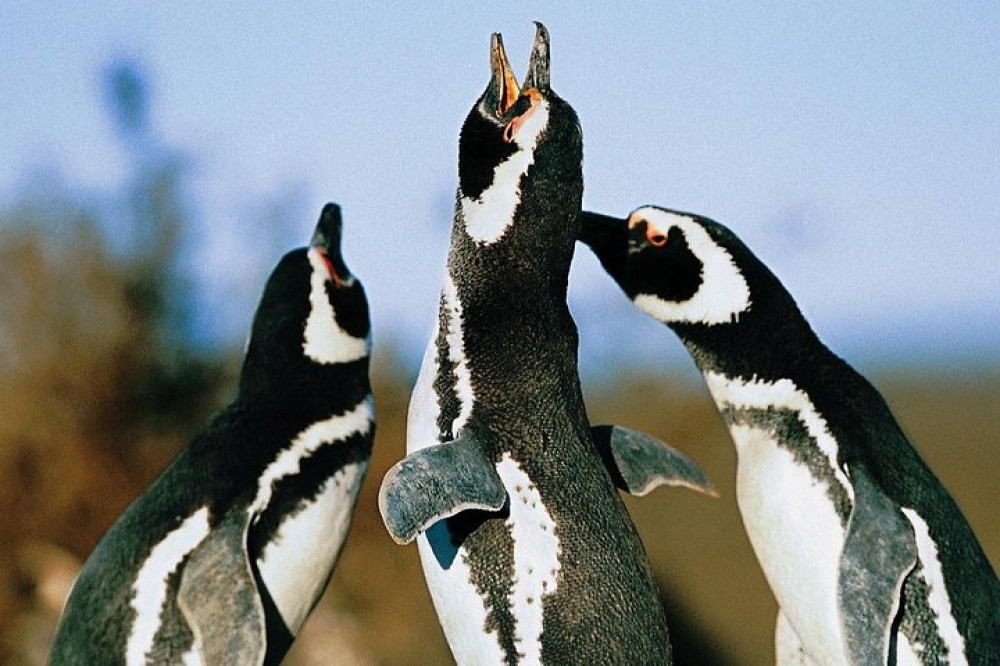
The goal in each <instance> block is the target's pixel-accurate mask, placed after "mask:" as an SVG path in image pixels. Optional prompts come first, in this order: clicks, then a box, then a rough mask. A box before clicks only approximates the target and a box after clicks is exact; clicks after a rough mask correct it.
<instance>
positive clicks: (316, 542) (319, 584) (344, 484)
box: [257, 463, 368, 634]
mask: <svg viewBox="0 0 1000 666" xmlns="http://www.w3.org/2000/svg"><path fill="white" fill-rule="evenodd" d="M367 467H368V465H367V463H353V464H350V465H345V466H344V467H343V468H342V469H340V470H338V471H337V473H336V474H335V475H334V476H332V477H331V478H330V479H328V480H327V482H326V484H325V485H324V486H323V488H322V490H321V491H320V493H319V494H318V495H317V496H316V498H315V499H314V500H313V501H312V502H310V503H309V504H307V505H306V506H305V508H303V509H302V510H300V511H299V512H298V513H296V514H294V515H291V516H289V517H287V518H286V519H285V520H284V521H282V523H281V525H280V527H279V528H278V532H277V535H276V537H275V539H274V540H273V541H272V542H271V543H269V544H268V545H267V547H266V548H265V549H264V551H263V552H262V553H261V556H260V558H258V560H257V566H258V569H259V571H260V575H261V578H263V579H264V584H265V585H266V586H267V589H268V592H269V593H270V594H271V597H272V598H273V599H274V603H275V605H276V606H277V607H278V611H279V612H280V613H281V617H282V619H283V620H284V621H285V625H286V626H287V627H288V629H289V630H290V631H291V632H292V633H293V634H295V633H297V632H298V630H299V629H300V628H301V627H302V625H303V624H304V623H305V621H306V618H307V617H308V615H309V613H310V611H312V608H313V605H314V604H315V603H316V601H317V600H318V599H319V597H320V595H321V594H322V592H323V588H324V587H325V586H326V582H327V579H328V578H329V576H330V572H331V571H332V570H333V566H334V564H335V563H336V560H337V556H338V555H339V554H340V549H341V546H342V545H343V543H344V540H345V539H346V538H347V532H348V529H349V528H350V526H351V518H352V515H353V513H354V503H355V500H356V498H357V495H358V489H359V488H360V486H361V482H362V481H363V480H364V476H365V471H366V470H367Z"/></svg>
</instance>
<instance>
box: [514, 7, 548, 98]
mask: <svg viewBox="0 0 1000 666" xmlns="http://www.w3.org/2000/svg"><path fill="white" fill-rule="evenodd" d="M549 86H550V80H549V31H548V30H546V28H545V26H544V25H542V24H541V23H540V22H538V21H535V43H534V45H533V46H532V47H531V58H530V59H529V60H528V73H527V74H525V76H524V85H523V86H521V88H522V89H524V90H527V89H529V88H534V89H535V90H538V91H541V92H545V91H547V90H549Z"/></svg>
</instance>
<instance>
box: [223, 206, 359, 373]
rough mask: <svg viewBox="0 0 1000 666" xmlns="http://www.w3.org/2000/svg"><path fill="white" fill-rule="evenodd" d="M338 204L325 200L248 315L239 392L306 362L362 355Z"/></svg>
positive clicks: (354, 284)
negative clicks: (307, 235) (309, 232)
mask: <svg viewBox="0 0 1000 666" xmlns="http://www.w3.org/2000/svg"><path fill="white" fill-rule="evenodd" d="M341 233H342V219H341V214H340V207H339V206H337V205H336V204H333V203H328V204H327V205H326V206H325V207H324V208H323V211H322V213H321V214H320V219H319V223H318V224H317V225H316V230H315V231H314V232H313V236H312V240H311V241H310V243H309V246H308V247H304V248H298V249H295V250H292V251H291V252H289V253H288V254H286V255H285V256H284V257H282V258H281V260H280V261H279V262H278V265H277V266H276V267H275V268H274V270H273V271H272V272H271V276H270V277H269V278H268V280H267V285H266V286H265V287H264V294H263V296H262V297H261V300H260V304H259V305H258V307H257V312H256V314H255V316H254V321H253V327H252V329H251V333H250V339H249V341H248V342H247V352H246V358H245V360H244V363H243V372H242V375H241V380H240V390H241V392H244V393H245V392H247V391H255V390H258V389H260V388H263V387H267V386H274V387H275V388H276V389H278V390H280V388H281V387H280V383H281V382H282V381H287V379H288V378H290V377H294V376H295V375H296V374H297V373H300V372H301V371H302V369H303V368H305V367H322V366H336V365H342V364H346V363H352V362H354V361H358V360H367V357H368V355H369V353H370V350H371V342H370V323H369V316H368V301H367V299H366V297H365V291H364V288H363V286H362V285H361V282H360V281H359V280H358V279H357V278H356V277H354V275H352V274H351V272H350V270H348V268H347V264H346V263H345V262H344V258H343V255H342V254H341V250H340V240H341Z"/></svg>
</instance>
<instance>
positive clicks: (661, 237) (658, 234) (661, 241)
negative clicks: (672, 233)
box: [646, 228, 667, 247]
mask: <svg viewBox="0 0 1000 666" xmlns="http://www.w3.org/2000/svg"><path fill="white" fill-rule="evenodd" d="M646 240H647V241H649V244H650V245H652V246H653V247H663V246H664V245H666V244H667V235H666V234H665V233H663V232H662V231H658V230H656V229H653V228H650V229H648V230H647V231H646Z"/></svg>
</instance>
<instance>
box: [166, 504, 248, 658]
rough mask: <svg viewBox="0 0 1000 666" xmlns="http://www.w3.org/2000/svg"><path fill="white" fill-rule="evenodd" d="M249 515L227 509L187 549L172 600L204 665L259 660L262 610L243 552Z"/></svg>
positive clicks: (246, 558) (244, 551)
mask: <svg viewBox="0 0 1000 666" xmlns="http://www.w3.org/2000/svg"><path fill="white" fill-rule="evenodd" d="M249 523H250V520H249V516H248V515H247V513H246V512H245V511H232V512H231V513H230V514H229V515H228V516H227V517H226V518H225V519H224V520H223V521H222V522H221V523H220V524H219V525H218V527H217V528H216V529H214V530H213V531H212V532H211V533H210V534H209V535H208V537H206V538H205V540H204V541H203V542H202V543H201V544H200V545H199V546H198V547H197V548H196V549H195V550H194V551H193V552H192V553H191V555H190V557H189V558H188V560H187V562H186V564H185V565H184V569H183V572H182V574H181V582H180V589H179V590H178V593H177V603H178V606H179V607H180V609H181V613H182V614H183V615H184V618H185V619H186V620H187V622H188V624H189V625H190V627H191V631H192V633H193V634H194V637H195V643H194V649H195V651H197V652H199V653H200V654H201V658H202V659H201V663H204V664H262V663H264V656H265V654H266V652H267V642H266V627H265V620H264V608H263V606H261V602H260V595H259V593H258V591H257V583H256V581H255V579H254V575H253V571H252V570H251V568H250V559H249V556H248V555H247V548H246V544H247V530H248V529H249Z"/></svg>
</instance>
